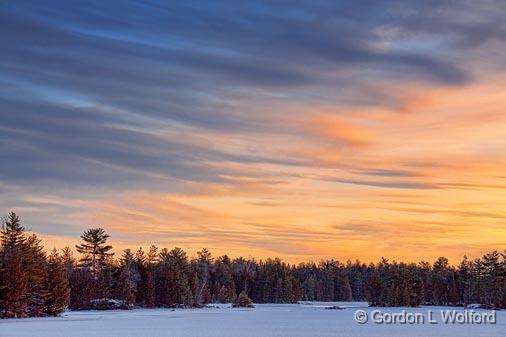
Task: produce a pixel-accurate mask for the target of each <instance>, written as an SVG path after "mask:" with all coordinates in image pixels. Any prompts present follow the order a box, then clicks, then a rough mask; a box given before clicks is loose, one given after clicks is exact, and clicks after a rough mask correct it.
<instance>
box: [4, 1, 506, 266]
mask: <svg viewBox="0 0 506 337" xmlns="http://www.w3.org/2000/svg"><path fill="white" fill-rule="evenodd" d="M505 16H506V2H504V1H492V0H490V1H488V0H484V1H480V2H477V1H471V0H462V1H410V0H398V1H396V0H391V1H386V0H385V1H382V0H378V1H319V0H315V1H305V2H304V1H300V2H299V1H261V0H260V1H238V0H234V1H220V0H216V1H193V0H187V1H180V2H173V1H169V2H167V1H71V2H69V1H44V2H40V1H2V2H1V3H0V41H1V47H0V160H1V162H2V164H1V165H0V212H2V213H3V214H7V213H8V212H9V211H15V212H17V213H18V214H19V215H20V217H21V219H22V221H23V223H24V225H25V226H26V227H27V228H28V229H29V230H31V231H33V232H35V233H37V235H39V236H40V237H41V238H43V240H44V244H45V246H46V248H47V249H51V248H52V247H57V248H61V247H63V246H65V245H69V246H73V245H74V244H76V243H77V242H78V240H79V235H80V234H81V233H82V232H83V231H84V230H85V229H86V228H89V227H97V226H100V227H103V228H105V229H106V230H107V232H108V233H109V234H110V235H111V239H110V240H111V243H112V244H113V245H114V246H115V247H116V248H117V249H118V250H121V249H123V248H127V247H130V248H133V249H136V248H137V247H139V246H143V247H148V246H149V245H151V244H156V245H158V246H160V247H168V248H172V247H175V246H177V247H182V248H183V249H185V250H187V251H188V252H189V254H190V255H192V254H194V253H195V252H196V251H197V250H198V249H200V248H202V247H207V248H208V249H210V250H211V251H212V252H213V253H214V255H221V254H228V255H229V256H232V257H236V256H241V255H242V256H245V257H248V256H253V257H256V258H266V257H269V256H270V257H274V256H279V257H281V258H284V259H286V260H288V261H291V262H300V261H306V260H315V261H317V260H319V259H321V258H335V259H339V260H342V261H346V260H348V259H350V260H355V259H360V260H362V261H377V260H378V259H380V258H381V257H382V256H384V257H386V258H389V259H395V260H397V261H419V260H426V261H433V260H434V259H436V258H437V257H438V256H446V257H448V258H449V259H450V261H451V262H453V263H458V261H459V260H460V259H461V257H462V256H463V255H464V254H467V255H468V256H470V257H478V256H480V255H481V254H483V253H484V252H487V251H490V250H494V249H497V250H503V249H505V248H506V113H505V111H506V67H505V60H506V20H504V17H505Z"/></svg>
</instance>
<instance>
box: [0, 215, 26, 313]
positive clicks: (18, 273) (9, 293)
mask: <svg viewBox="0 0 506 337" xmlns="http://www.w3.org/2000/svg"><path fill="white" fill-rule="evenodd" d="M24 232H25V228H24V227H23V226H22V225H21V222H20V220H19V217H18V216H17V215H16V214H15V213H13V212H11V213H9V215H8V216H7V218H6V219H5V221H4V223H3V224H2V231H1V232H0V241H1V244H2V250H1V255H0V260H1V264H2V271H1V273H0V284H2V289H1V290H0V292H1V299H2V302H1V303H0V305H1V309H2V313H1V315H2V317H6V318H8V317H23V316H25V315H26V307H27V301H26V292H27V290H28V275H27V273H26V271H25V270H24V264H23V261H24V258H25V250H26V243H25V242H26V237H25V234H24Z"/></svg>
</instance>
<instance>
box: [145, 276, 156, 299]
mask: <svg viewBox="0 0 506 337" xmlns="http://www.w3.org/2000/svg"><path fill="white" fill-rule="evenodd" d="M155 299H156V293H155V281H154V279H153V274H152V273H151V271H149V270H148V271H146V280H145V292H144V306H145V307H146V308H153V307H154V306H155Z"/></svg>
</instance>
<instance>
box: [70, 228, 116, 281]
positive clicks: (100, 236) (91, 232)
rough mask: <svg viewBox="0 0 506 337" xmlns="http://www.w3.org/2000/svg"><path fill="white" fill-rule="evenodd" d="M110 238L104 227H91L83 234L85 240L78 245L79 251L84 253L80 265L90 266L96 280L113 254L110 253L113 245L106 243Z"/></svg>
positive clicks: (82, 237)
mask: <svg viewBox="0 0 506 337" xmlns="http://www.w3.org/2000/svg"><path fill="white" fill-rule="evenodd" d="M108 238H109V235H108V234H106V233H105V231H104V230H103V229H102V228H90V229H88V230H87V231H85V232H84V233H83V235H81V239H82V240H83V241H84V242H83V243H81V244H80V245H76V249H77V251H78V252H79V253H81V254H83V255H84V256H83V258H82V259H81V260H80V263H81V264H80V267H84V268H89V269H90V270H91V275H92V276H93V279H94V280H96V279H97V278H98V272H99V270H100V268H101V267H102V266H104V265H105V264H106V260H107V257H109V256H112V255H113V253H109V251H110V250H111V249H112V246H110V245H106V242H107V239H108Z"/></svg>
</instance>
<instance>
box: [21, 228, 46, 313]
mask: <svg viewBox="0 0 506 337" xmlns="http://www.w3.org/2000/svg"><path fill="white" fill-rule="evenodd" d="M23 268H24V269H25V271H26V273H27V276H28V287H27V292H26V294H25V297H26V301H27V306H26V314H27V315H28V316H31V317H37V316H41V315H42V314H43V313H44V308H45V301H46V296H47V288H46V284H45V282H44V281H45V279H46V277H47V276H46V255H45V253H44V247H43V246H42V245H41V241H40V240H39V239H38V238H37V236H36V235H35V234H32V235H31V236H29V237H28V239H27V240H26V250H25V255H24V260H23Z"/></svg>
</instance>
